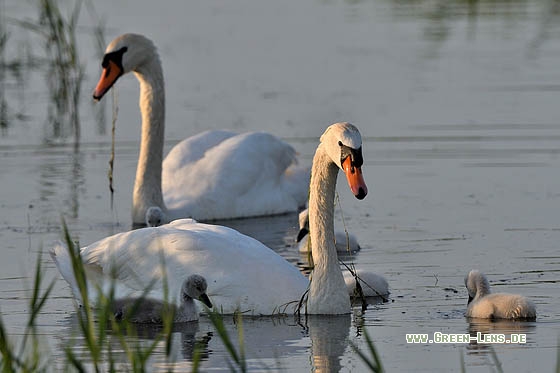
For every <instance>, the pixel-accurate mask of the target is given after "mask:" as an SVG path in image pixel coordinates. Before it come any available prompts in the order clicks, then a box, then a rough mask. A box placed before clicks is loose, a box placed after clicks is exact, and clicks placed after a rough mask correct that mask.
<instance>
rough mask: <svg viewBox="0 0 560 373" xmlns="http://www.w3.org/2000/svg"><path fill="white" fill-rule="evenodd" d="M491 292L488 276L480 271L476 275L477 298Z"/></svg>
mask: <svg viewBox="0 0 560 373" xmlns="http://www.w3.org/2000/svg"><path fill="white" fill-rule="evenodd" d="M488 294H490V283H489V282H488V280H487V279H486V277H485V276H484V275H483V274H481V273H479V274H478V276H477V277H476V296H475V298H477V299H478V298H481V297H484V296H486V295H488Z"/></svg>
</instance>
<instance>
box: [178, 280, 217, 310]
mask: <svg viewBox="0 0 560 373" xmlns="http://www.w3.org/2000/svg"><path fill="white" fill-rule="evenodd" d="M207 288H208V284H207V283H206V279H205V278H204V277H202V276H201V275H191V276H189V277H188V278H187V279H186V280H185V282H183V286H182V287H181V297H182V300H183V301H187V300H188V299H189V298H192V299H196V300H198V301H200V302H202V303H204V304H205V305H206V306H208V307H209V308H212V302H210V299H209V298H208V295H206V289H207Z"/></svg>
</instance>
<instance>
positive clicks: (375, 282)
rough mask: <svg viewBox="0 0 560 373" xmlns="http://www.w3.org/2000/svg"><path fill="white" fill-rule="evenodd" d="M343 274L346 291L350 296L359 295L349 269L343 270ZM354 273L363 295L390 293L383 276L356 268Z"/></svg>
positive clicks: (381, 295)
mask: <svg viewBox="0 0 560 373" xmlns="http://www.w3.org/2000/svg"><path fill="white" fill-rule="evenodd" d="M343 275H344V282H345V283H346V288H347V289H348V293H349V294H350V295H351V296H354V295H360V294H358V293H357V291H356V278H355V277H354V276H353V275H352V274H351V273H350V272H349V271H344V272H343ZM356 275H357V276H358V281H360V287H361V288H362V294H363V295H364V297H385V296H387V295H389V294H390V291H389V284H388V283H387V280H386V279H385V277H383V276H381V275H378V274H377V273H373V272H370V271H365V270H363V269H358V270H357V271H356Z"/></svg>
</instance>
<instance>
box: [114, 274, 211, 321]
mask: <svg viewBox="0 0 560 373" xmlns="http://www.w3.org/2000/svg"><path fill="white" fill-rule="evenodd" d="M207 288H208V284H207V282H206V279H205V278H204V277H202V276H200V275H191V276H189V277H188V278H187V279H186V280H185V282H184V283H183V286H182V288H181V294H180V301H179V304H180V305H179V307H174V305H173V304H168V306H169V307H172V308H174V309H173V311H174V317H173V322H175V323H180V322H189V321H196V320H198V313H199V311H198V309H197V307H196V305H195V303H194V299H198V300H200V301H201V302H203V303H204V304H206V306H208V307H210V308H212V303H211V302H210V300H209V299H208V296H207V295H206V289H207ZM165 305H166V303H165V302H163V301H161V300H158V299H151V298H146V297H143V298H120V299H115V300H113V302H112V303H111V310H112V311H113V314H114V315H115V319H116V320H117V321H120V320H123V319H126V320H128V321H130V322H133V323H162V322H163V313H164V310H165Z"/></svg>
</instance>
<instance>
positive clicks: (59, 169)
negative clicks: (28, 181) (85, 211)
mask: <svg viewBox="0 0 560 373" xmlns="http://www.w3.org/2000/svg"><path fill="white" fill-rule="evenodd" d="M36 155H37V158H39V159H40V160H39V162H38V165H37V173H38V176H39V178H38V182H39V191H38V192H39V193H38V194H39V195H38V203H39V208H40V216H39V217H38V219H39V222H38V223H37V224H38V225H39V226H41V225H44V223H43V224H41V223H40V222H48V221H49V220H51V217H52V213H53V211H56V212H57V213H62V214H63V215H65V216H68V217H71V218H72V219H77V218H78V217H79V211H80V197H81V196H82V195H83V193H84V185H85V176H84V170H83V167H84V162H85V159H84V157H85V156H84V154H83V153H82V152H81V151H80V150H79V149H77V148H72V150H70V151H68V150H67V149H66V148H62V149H59V148H48V149H46V150H41V151H39V152H37V154H36ZM69 159H70V161H69ZM57 224H58V221H57Z"/></svg>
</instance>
